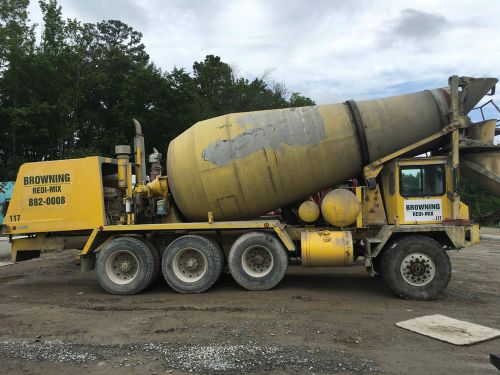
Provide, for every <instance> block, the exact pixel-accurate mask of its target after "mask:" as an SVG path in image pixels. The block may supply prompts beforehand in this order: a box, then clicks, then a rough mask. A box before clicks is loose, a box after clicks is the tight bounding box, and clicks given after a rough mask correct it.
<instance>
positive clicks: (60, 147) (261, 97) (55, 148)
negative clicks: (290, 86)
mask: <svg viewBox="0 0 500 375" xmlns="http://www.w3.org/2000/svg"><path fill="white" fill-rule="evenodd" d="M39 5H40V9H41V11H42V16H43V25H42V26H41V40H40V42H39V43H38V44H37V43H36V40H35V37H34V30H35V29H34V27H35V26H34V25H31V24H30V21H29V19H28V13H27V10H26V9H27V6H28V0H3V1H2V2H0V17H1V18H0V147H1V148H0V181H2V180H6V179H12V178H14V176H15V174H16V172H17V170H18V167H19V164H20V163H22V162H26V161H40V160H53V159H61V158H71V157H81V156H86V155H106V156H110V155H113V152H114V146H115V145H117V144H124V143H125V144H127V143H130V139H131V138H132V136H133V127H132V125H131V119H132V118H137V119H138V120H139V121H140V122H141V123H142V126H143V133H144V135H145V138H146V144H148V145H150V147H153V146H155V147H156V148H158V149H162V150H166V148H167V145H168V143H169V142H170V141H171V140H172V139H173V138H175V137H176V136H177V135H178V134H179V133H181V132H182V131H184V130H185V129H187V128H188V127H190V126H191V125H193V124H194V123H195V122H197V121H200V120H203V119H206V118H210V117H214V116H218V115H222V114H226V113H231V112H242V111H253V110H260V109H269V108H285V107H290V106H295V105H311V104H314V103H313V102H312V101H311V100H310V99H308V98H305V97H303V96H301V95H300V94H298V93H292V94H291V95H288V91H287V89H286V87H285V86H284V85H283V84H276V83H268V82H267V80H266V77H265V76H263V77H261V78H255V79H253V80H248V79H246V78H244V77H238V75H237V74H236V72H235V71H234V69H233V68H232V67H231V66H230V65H229V64H227V63H225V62H224V61H223V60H222V59H221V58H220V57H218V56H214V55H208V56H206V58H205V59H204V60H203V61H197V62H195V63H194V64H193V73H192V74H189V73H187V72H186V71H185V70H184V69H179V68H174V69H173V70H172V71H170V72H163V71H162V70H161V69H159V68H158V67H157V66H156V65H155V64H153V63H152V62H151V61H150V59H149V56H148V54H147V52H146V48H145V46H144V44H143V43H142V34H141V33H140V32H138V31H136V30H134V29H133V28H131V27H130V26H128V25H126V24H124V23H123V22H121V21H119V20H108V21H102V22H98V23H82V22H80V21H79V20H77V19H73V20H71V19H63V16H62V9H61V7H60V6H59V4H58V2H57V0H40V1H39Z"/></svg>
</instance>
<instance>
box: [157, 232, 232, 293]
mask: <svg viewBox="0 0 500 375" xmlns="http://www.w3.org/2000/svg"><path fill="white" fill-rule="evenodd" d="M184 256H186V257H188V258H187V259H186V258H184V259H183V257H184ZM188 262H191V264H189V263H188ZM194 262H195V263H194ZM190 267H191V268H190ZM161 269H162V272H163V277H164V278H165V280H166V281H167V283H168V285H170V287H171V288H172V289H174V290H175V291H176V292H179V293H202V292H205V291H206V290H208V289H209V288H210V287H212V286H213V285H214V284H215V283H216V282H217V280H218V279H219V277H220V276H221V274H222V271H223V269H224V254H223V252H222V250H221V248H220V247H219V245H217V244H216V243H215V242H213V241H212V240H210V239H208V238H206V237H203V236H197V235H186V236H182V237H179V238H177V239H175V240H174V241H172V242H171V243H170V244H169V245H168V246H167V249H166V250H165V252H164V253H163V259H162V262H161ZM191 280H192V281H191Z"/></svg>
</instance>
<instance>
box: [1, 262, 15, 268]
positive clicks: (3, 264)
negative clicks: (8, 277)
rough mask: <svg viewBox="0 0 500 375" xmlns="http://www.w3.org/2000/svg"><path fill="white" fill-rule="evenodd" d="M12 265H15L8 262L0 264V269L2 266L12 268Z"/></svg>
mask: <svg viewBox="0 0 500 375" xmlns="http://www.w3.org/2000/svg"><path fill="white" fill-rule="evenodd" d="M11 264H14V263H12V262H7V261H6V262H0V267H2V266H10V265H11Z"/></svg>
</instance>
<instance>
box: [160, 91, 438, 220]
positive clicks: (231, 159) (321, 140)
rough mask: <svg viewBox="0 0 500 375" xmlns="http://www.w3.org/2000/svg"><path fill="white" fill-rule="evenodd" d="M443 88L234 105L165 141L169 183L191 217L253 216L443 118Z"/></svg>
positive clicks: (339, 179)
mask: <svg viewBox="0 0 500 375" xmlns="http://www.w3.org/2000/svg"><path fill="white" fill-rule="evenodd" d="M447 97H448V95H447V92H446V89H438V90H432V91H422V92H418V93H414V94H406V95H400V96H395V97H389V98H384V99H379V100H367V101H360V102H357V103H355V102H353V101H348V102H346V103H340V104H329V105H320V106H312V107H301V108H287V109H276V110H267V111H258V112H246V113H234V114H229V115H225V116H220V117H216V118H212V119H209V120H205V121H200V122H198V123H196V124H195V125H193V126H192V127H191V128H189V129H188V130H186V131H185V132H184V133H182V134H180V135H179V136H178V137H177V138H175V139H174V140H173V141H172V142H171V143H170V145H169V148H168V154H167V173H168V181H169V187H170V190H171V192H172V195H173V197H174V199H175V202H176V204H177V205H178V207H179V208H180V210H181V211H182V213H183V214H184V216H185V217H186V218H187V219H189V220H192V221H196V220H202V221H205V220H206V219H207V213H208V212H209V211H212V212H213V214H214V218H215V220H232V219H238V220H244V219H253V218H256V217H258V216H260V215H263V214H265V213H267V212H269V211H271V210H274V209H276V208H279V207H284V206H286V205H289V204H291V203H293V202H295V201H298V200H300V199H303V198H304V197H306V196H308V195H309V194H312V193H315V192H317V191H320V190H322V189H325V188H328V187H331V186H335V185H337V184H340V183H343V182H344V181H346V180H347V179H349V178H351V177H354V176H358V175H360V174H361V171H362V168H363V166H364V165H366V164H368V163H370V162H372V161H374V160H377V159H379V158H381V157H383V156H386V155H388V154H390V153H392V152H394V151H396V150H399V149H401V148H403V147H405V146H408V145H411V144H413V143H414V142H416V141H419V140H421V139H423V138H425V137H428V136H430V135H431V134H433V133H436V132H438V131H439V130H441V128H442V127H443V126H444V125H445V123H446V119H445V114H447V113H448V101H447Z"/></svg>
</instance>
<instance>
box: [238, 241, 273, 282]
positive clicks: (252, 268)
mask: <svg viewBox="0 0 500 375" xmlns="http://www.w3.org/2000/svg"><path fill="white" fill-rule="evenodd" d="M241 264H242V266H243V269H244V270H245V272H246V273H248V274H249V275H250V276H253V277H263V276H265V275H267V274H268V273H269V272H271V269H272V268H273V264H274V259H273V255H272V254H271V252H270V251H269V249H267V248H266V247H264V246H250V247H248V248H247V249H246V250H245V251H244V252H243V254H242V259H241Z"/></svg>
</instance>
